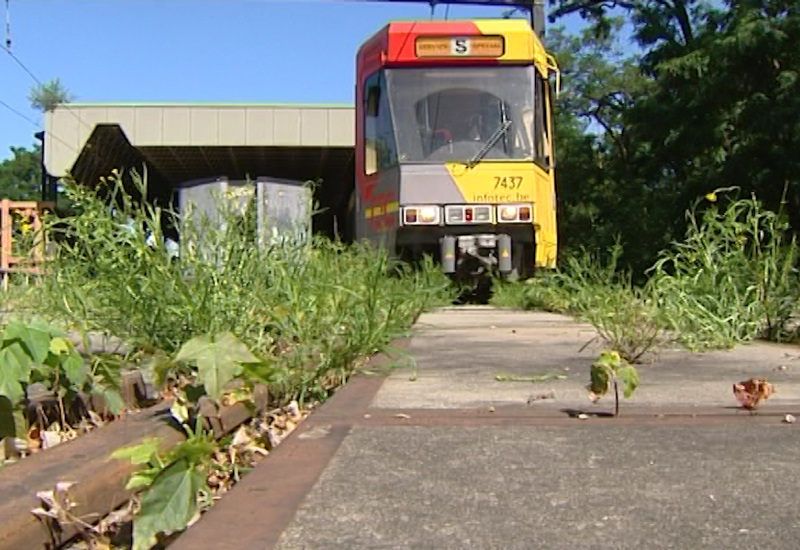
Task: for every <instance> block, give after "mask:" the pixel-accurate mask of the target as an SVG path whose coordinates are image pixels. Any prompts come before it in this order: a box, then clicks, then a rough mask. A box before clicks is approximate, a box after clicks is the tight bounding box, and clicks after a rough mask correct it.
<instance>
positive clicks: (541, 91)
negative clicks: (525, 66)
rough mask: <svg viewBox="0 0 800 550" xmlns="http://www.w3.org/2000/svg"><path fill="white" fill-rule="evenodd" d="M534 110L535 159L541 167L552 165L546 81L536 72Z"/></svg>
mask: <svg viewBox="0 0 800 550" xmlns="http://www.w3.org/2000/svg"><path fill="white" fill-rule="evenodd" d="M534 93H535V95H536V98H535V99H536V112H535V113H534V132H535V139H534V144H535V157H534V159H535V161H536V162H537V163H538V164H540V165H541V166H542V167H543V168H545V169H549V168H550V167H551V165H552V159H551V158H550V151H551V149H550V139H551V137H550V129H549V128H548V126H547V81H546V80H545V79H544V78H542V75H540V74H539V73H538V72H537V73H536V90H535V92H534Z"/></svg>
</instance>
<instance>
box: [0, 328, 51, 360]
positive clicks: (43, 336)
mask: <svg viewBox="0 0 800 550" xmlns="http://www.w3.org/2000/svg"><path fill="white" fill-rule="evenodd" d="M4 340H6V341H9V340H20V341H21V342H22V343H23V344H24V345H25V348H26V349H27V351H28V354H29V355H30V356H31V358H32V359H33V360H34V361H35V362H36V363H44V360H45V359H47V354H48V353H49V352H50V333H49V332H48V331H46V330H44V329H41V328H34V327H31V326H27V325H24V324H22V323H19V322H16V321H15V322H13V323H9V324H8V327H6V334H5V337H4Z"/></svg>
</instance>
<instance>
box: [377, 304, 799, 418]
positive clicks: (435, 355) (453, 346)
mask: <svg viewBox="0 0 800 550" xmlns="http://www.w3.org/2000/svg"><path fill="white" fill-rule="evenodd" d="M595 335H596V333H595V331H594V329H593V328H592V327H591V325H589V324H586V323H580V322H577V321H575V320H573V319H571V318H569V317H565V316H561V315H555V314H550V313H538V312H522V311H514V310H503V309H497V308H489V307H465V308H447V309H444V310H440V311H436V312H433V313H428V314H425V315H423V316H421V317H420V319H419V321H418V323H417V325H416V327H415V333H414V337H413V339H412V341H411V345H410V347H409V349H408V352H409V353H410V354H411V355H412V356H413V361H414V363H415V366H414V367H411V368H404V369H398V370H397V371H395V372H394V373H393V374H392V375H391V376H390V377H389V378H388V380H387V381H386V383H385V384H384V386H383V387H382V388H381V390H380V391H379V393H378V395H377V396H376V398H375V401H374V402H373V406H374V407H377V408H433V409H436V408H471V407H489V406H494V407H500V406H505V405H525V404H526V403H527V402H528V400H529V398H530V397H531V396H532V395H538V394H542V393H547V392H549V391H551V390H552V391H553V392H554V393H555V399H548V400H539V401H536V402H534V403H533V404H532V405H531V406H532V407H536V408H539V409H541V408H550V409H553V408H555V409H564V408H580V409H588V410H590V411H591V410H597V411H602V410H610V408H613V397H611V398H609V397H606V398H604V399H603V400H601V401H600V402H599V403H598V404H597V405H592V404H591V402H590V401H589V399H588V392H587V390H586V388H585V386H586V385H587V384H588V382H589V368H590V366H591V364H592V362H593V360H594V359H595V358H596V357H597V354H598V353H599V352H600V351H601V349H602V346H601V344H600V343H598V342H594V343H591V344H589V345H588V346H586V344H587V342H590V341H591V340H592V339H593V338H594V337H595ZM584 346H586V347H585V349H583V351H581V349H582V348H584ZM652 359H653V361H652V362H650V363H646V364H642V365H639V367H638V368H639V373H640V377H641V386H640V388H639V389H638V390H637V391H636V393H635V395H634V396H633V398H632V399H630V400H626V401H624V402H623V405H622V406H623V407H642V408H653V407H657V408H664V407H678V408H683V409H686V408H693V407H703V408H708V407H718V408H720V409H721V410H726V408H727V407H736V405H737V402H736V401H735V399H734V397H733V392H732V384H733V383H735V382H739V381H741V380H746V379H747V378H750V377H754V376H761V377H766V378H767V379H769V380H770V381H772V382H773V383H774V384H775V385H776V386H777V390H778V392H777V394H776V395H774V396H773V397H772V398H770V400H769V401H767V402H766V403H765V404H764V405H763V410H764V411H770V410H773V411H774V410H784V409H787V408H788V409H797V408H798V407H800V347H798V346H784V345H777V344H771V343H751V344H748V345H744V346H740V347H738V348H736V349H734V350H730V351H715V352H710V353H703V354H692V353H689V352H685V351H680V350H669V351H662V352H660V353H658V355H657V356H655V357H654V358H652ZM409 365H410V362H409ZM781 366H785V367H786V370H777V369H778V367H781ZM541 374H555V375H561V376H566V377H567V378H566V379H565V380H552V381H549V382H544V383H530V382H499V381H496V380H495V377H496V376H497V375H515V376H531V375H541ZM730 412H731V413H733V412H734V410H733V409H731V410H730Z"/></svg>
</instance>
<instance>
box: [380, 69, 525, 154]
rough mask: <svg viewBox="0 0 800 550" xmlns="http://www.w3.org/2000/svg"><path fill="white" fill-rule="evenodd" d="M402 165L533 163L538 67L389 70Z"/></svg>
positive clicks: (390, 94) (387, 83) (390, 96)
mask: <svg viewBox="0 0 800 550" xmlns="http://www.w3.org/2000/svg"><path fill="white" fill-rule="evenodd" d="M386 85H387V88H388V96H389V102H390V105H391V111H392V119H393V121H394V128H395V132H396V138H397V154H398V157H399V160H400V162H447V161H459V162H470V161H475V160H479V159H480V158H485V159H496V160H497V159H503V160H508V159H532V158H533V155H534V147H533V136H534V131H533V129H534V97H533V95H534V93H533V90H534V68H533V67H532V66H527V67H444V68H442V67H425V68H393V69H388V70H387V71H386Z"/></svg>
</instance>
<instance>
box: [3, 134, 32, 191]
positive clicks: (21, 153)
mask: <svg viewBox="0 0 800 550" xmlns="http://www.w3.org/2000/svg"><path fill="white" fill-rule="evenodd" d="M11 153H12V154H13V157H12V158H9V159H6V160H4V161H3V162H0V198H2V199H11V200H39V199H40V198H41V181H42V180H41V178H42V165H41V162H42V151H41V147H40V146H39V145H38V144H37V145H34V147H33V149H32V150H28V149H25V148H24V147H12V148H11Z"/></svg>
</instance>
